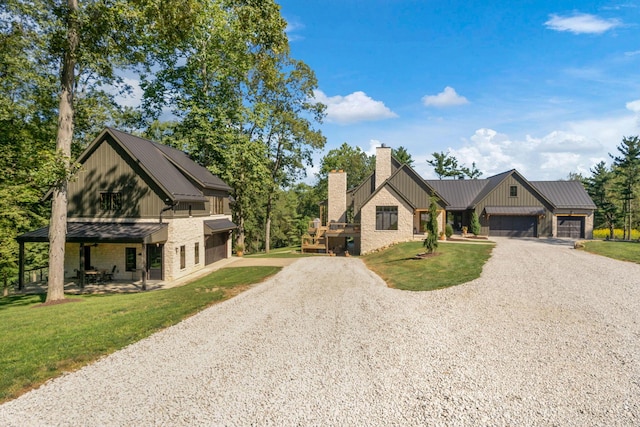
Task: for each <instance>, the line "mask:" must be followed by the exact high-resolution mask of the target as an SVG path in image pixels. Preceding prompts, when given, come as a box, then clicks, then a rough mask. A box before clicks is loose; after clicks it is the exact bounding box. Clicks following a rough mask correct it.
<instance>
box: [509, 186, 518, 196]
mask: <svg viewBox="0 0 640 427" xmlns="http://www.w3.org/2000/svg"><path fill="white" fill-rule="evenodd" d="M509 196H510V197H518V187H517V186H515V185H512V186H511V187H509Z"/></svg>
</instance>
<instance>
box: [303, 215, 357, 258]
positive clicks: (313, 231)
mask: <svg viewBox="0 0 640 427" xmlns="http://www.w3.org/2000/svg"><path fill="white" fill-rule="evenodd" d="M356 236H360V224H348V223H339V222H332V223H330V224H329V225H320V224H318V223H317V222H314V221H312V222H310V223H309V228H308V229H307V234H305V235H304V236H302V245H301V250H302V252H303V253H304V252H307V253H309V252H324V253H330V249H329V238H330V237H331V238H333V237H356Z"/></svg>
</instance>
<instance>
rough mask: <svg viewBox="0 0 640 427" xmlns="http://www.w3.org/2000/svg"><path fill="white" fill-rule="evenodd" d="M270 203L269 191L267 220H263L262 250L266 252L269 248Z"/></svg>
mask: <svg viewBox="0 0 640 427" xmlns="http://www.w3.org/2000/svg"><path fill="white" fill-rule="evenodd" d="M271 203H272V196H271V193H269V195H268V196H267V212H266V216H267V221H266V222H265V226H264V251H265V252H266V253H269V251H270V250H271Z"/></svg>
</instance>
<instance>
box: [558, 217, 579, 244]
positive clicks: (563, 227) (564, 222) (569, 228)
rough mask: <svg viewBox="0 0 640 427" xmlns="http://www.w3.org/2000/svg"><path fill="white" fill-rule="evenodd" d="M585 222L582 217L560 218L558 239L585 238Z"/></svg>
mask: <svg viewBox="0 0 640 427" xmlns="http://www.w3.org/2000/svg"><path fill="white" fill-rule="evenodd" d="M584 220H585V218H584V217H582V216H558V231H557V236H558V237H568V238H571V239H583V238H584Z"/></svg>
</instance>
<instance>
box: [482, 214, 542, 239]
mask: <svg viewBox="0 0 640 427" xmlns="http://www.w3.org/2000/svg"><path fill="white" fill-rule="evenodd" d="M537 224H538V218H537V217H535V216H507V215H493V216H491V217H490V218H489V230H490V231H489V235H490V236H504V237H536V235H537V234H538V233H537V231H538V230H537Z"/></svg>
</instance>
